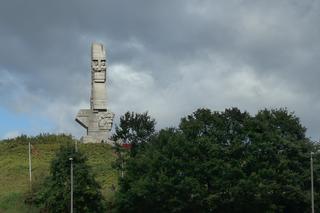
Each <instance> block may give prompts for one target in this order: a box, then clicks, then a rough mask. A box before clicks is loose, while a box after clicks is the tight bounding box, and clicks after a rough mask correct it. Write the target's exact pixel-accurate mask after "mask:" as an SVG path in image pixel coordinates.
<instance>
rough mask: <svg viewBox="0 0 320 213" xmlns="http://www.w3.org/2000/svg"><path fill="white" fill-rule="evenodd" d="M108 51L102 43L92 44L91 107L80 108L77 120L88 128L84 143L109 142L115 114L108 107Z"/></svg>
mask: <svg viewBox="0 0 320 213" xmlns="http://www.w3.org/2000/svg"><path fill="white" fill-rule="evenodd" d="M106 83H107V64H106V51H105V49H104V47H103V45H102V44H99V43H93V44H92V46H91V97H90V109H80V111H79V112H78V114H77V117H76V121H77V122H78V123H79V124H80V125H81V126H83V127H84V128H85V129H86V130H87V135H86V136H84V137H83V142H84V143H102V142H108V141H109V140H108V138H109V132H110V130H111V128H112V122H113V118H114V114H113V113H112V112H111V111H109V110H108V109H107V90H106Z"/></svg>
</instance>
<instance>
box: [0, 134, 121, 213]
mask: <svg viewBox="0 0 320 213" xmlns="http://www.w3.org/2000/svg"><path fill="white" fill-rule="evenodd" d="M70 139H71V136H68V135H51V134H41V135H38V136H35V137H27V136H24V135H22V136H20V137H17V138H15V139H10V140H2V141H0V212H1V213H2V212H38V209H36V207H32V206H27V205H26V204H25V203H24V199H25V195H26V194H27V193H28V192H29V166H28V142H29V141H30V142H31V144H32V147H33V148H32V176H33V177H32V178H33V185H34V186H33V187H37V185H39V184H40V183H41V181H42V180H43V179H44V178H45V177H46V176H47V175H48V174H49V167H50V161H51V159H52V158H53V157H54V155H55V152H56V151H57V150H58V149H59V147H60V145H62V144H66V143H67V142H68V141H70ZM73 141H74V142H75V140H73ZM78 149H79V150H81V151H82V152H84V153H85V154H86V156H87V157H88V163H89V165H90V166H91V169H92V171H93V173H94V174H95V176H96V179H97V181H98V182H99V183H100V184H101V187H102V194H103V195H104V197H105V198H106V199H107V200H108V199H110V198H111V197H112V195H113V190H112V188H113V187H112V185H116V184H117V172H116V171H115V170H114V169H113V168H112V166H111V165H112V162H113V161H114V159H115V155H114V154H113V151H112V147H111V146H110V145H108V144H81V143H78Z"/></svg>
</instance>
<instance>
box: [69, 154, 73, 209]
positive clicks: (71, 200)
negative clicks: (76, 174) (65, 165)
mask: <svg viewBox="0 0 320 213" xmlns="http://www.w3.org/2000/svg"><path fill="white" fill-rule="evenodd" d="M69 160H70V161H71V168H70V177H71V183H70V186H71V199H70V212H71V213H73V159H72V158H69Z"/></svg>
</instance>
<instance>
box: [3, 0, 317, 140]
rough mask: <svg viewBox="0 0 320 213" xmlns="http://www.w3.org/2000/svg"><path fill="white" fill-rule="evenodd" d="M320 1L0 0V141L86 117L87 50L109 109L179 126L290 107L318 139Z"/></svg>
mask: <svg viewBox="0 0 320 213" xmlns="http://www.w3.org/2000/svg"><path fill="white" fill-rule="evenodd" d="M319 23H320V1H315V0H303V1H302V0H265V1H262V0H261V1H260V0H257V1H256V0H255V1H253V0H188V1H185V0H181V1H178V0H177V1H175V0H161V1H150V0H144V1H143V0H126V1H125V0H90V1H89V0H68V1H65V0H54V1H44V0H28V1H21V0H10V1H9V0H7V1H6V0H2V1H1V2H0V138H7V137H13V136H16V135H19V134H21V133H24V134H29V135H36V134H38V133H40V132H57V133H58V132H59V133H61V132H66V133H72V134H74V135H75V136H77V137H79V136H81V135H82V134H84V132H85V131H84V129H83V128H82V127H81V126H80V125H78V124H77V123H76V122H75V121H74V118H75V115H76V113H77V111H78V110H79V109H80V108H88V107H89V96H90V45H91V43H92V42H93V41H98V42H102V43H103V44H104V45H105V46H106V48H107V57H108V88H107V89H108V106H109V108H110V109H111V110H112V111H113V112H115V113H116V115H117V117H116V122H117V121H118V119H119V115H121V114H123V113H124V112H126V111H128V110H129V111H136V112H144V111H149V113H150V115H152V116H153V117H155V118H156V120H157V127H158V128H162V127H167V126H176V125H177V124H178V123H179V120H180V118H181V117H182V116H185V115H187V114H190V113H192V112H193V111H194V110H195V109H197V108H199V107H207V108H210V109H212V110H219V111H221V110H224V109H225V108H228V107H238V108H240V109H241V110H246V111H248V112H250V113H252V114H255V113H256V112H257V111H258V110H259V109H262V108H265V107H267V108H279V107H287V108H288V110H289V111H294V112H295V113H296V115H297V116H298V117H300V118H301V121H302V123H303V125H305V126H306V127H307V128H308V131H307V134H308V136H309V137H312V138H313V139H316V140H318V139H319V137H320V84H319V79H320V69H319V66H320V24H319Z"/></svg>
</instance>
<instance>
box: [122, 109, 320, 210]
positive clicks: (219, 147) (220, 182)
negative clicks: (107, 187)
mask: <svg viewBox="0 0 320 213" xmlns="http://www.w3.org/2000/svg"><path fill="white" fill-rule="evenodd" d="M305 131H306V129H305V128H304V127H303V126H302V125H301V124H300V121H299V119H298V118H297V117H296V116H295V115H294V114H293V113H289V112H288V111H287V110H286V109H277V110H267V109H265V110H262V111H259V112H258V113H257V114H256V115H255V116H250V115H249V114H248V113H246V112H241V111H240V110H239V109H237V108H232V109H226V110H225V111H224V112H212V111H211V110H208V109H198V110H197V111H195V112H194V113H193V114H191V115H189V116H187V117H185V118H183V119H181V123H180V125H179V128H177V129H166V130H161V131H160V132H159V133H158V134H156V136H155V137H152V138H150V139H149V143H147V144H146V145H145V147H144V150H143V151H142V152H138V153H137V154H136V155H135V156H131V158H130V159H129V161H128V162H127V165H126V168H125V170H126V173H125V176H124V177H123V178H122V179H120V183H119V185H120V188H119V190H118V192H117V195H116V206H117V210H118V211H119V212H150V211H152V212H308V211H309V210H310V163H309V156H310V151H311V150H312V146H313V145H312V143H311V142H310V141H309V139H308V138H306V136H305ZM317 196H318V195H316V199H318V198H317Z"/></svg>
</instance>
